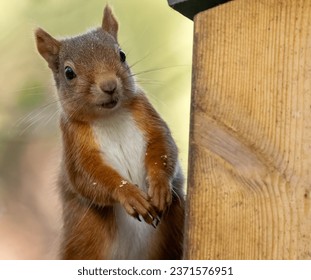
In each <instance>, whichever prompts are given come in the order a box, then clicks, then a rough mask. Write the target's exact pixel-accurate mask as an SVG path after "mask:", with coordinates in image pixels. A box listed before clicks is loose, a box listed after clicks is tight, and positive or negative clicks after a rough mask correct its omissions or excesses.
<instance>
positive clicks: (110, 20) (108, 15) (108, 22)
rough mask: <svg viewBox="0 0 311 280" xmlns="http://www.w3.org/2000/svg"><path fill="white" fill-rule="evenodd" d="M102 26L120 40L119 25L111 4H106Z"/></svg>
mask: <svg viewBox="0 0 311 280" xmlns="http://www.w3.org/2000/svg"><path fill="white" fill-rule="evenodd" d="M102 28H103V29H104V30H105V31H106V32H108V33H109V34H110V35H112V36H113V37H114V38H115V39H116V40H118V28H119V25H118V22H117V20H116V18H115V16H114V15H113V13H112V10H111V8H110V7H109V5H106V7H105V9H104V17H103V22H102Z"/></svg>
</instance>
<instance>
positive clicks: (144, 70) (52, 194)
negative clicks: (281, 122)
mask: <svg viewBox="0 0 311 280" xmlns="http://www.w3.org/2000/svg"><path fill="white" fill-rule="evenodd" d="M106 2H107V1H104V0H90V1H85V0H67V1H62V0H50V1H43V0H42V1H39V0H24V1H20V0H10V1H8V0H1V2H0V61H1V64H0V97H1V102H0V259H53V258H55V257H56V251H57V246H58V241H59V233H60V227H61V207H60V204H59V198H58V195H57V187H56V179H57V173H58V168H59V162H60V151H61V142H60V134H59V130H58V115H57V110H56V108H57V103H56V102H55V100H56V98H55V90H54V81H53V79H52V77H51V73H50V71H49V69H48V67H47V65H46V63H45V61H43V59H42V58H41V57H40V56H39V55H38V54H37V51H36V49H35V45H34V38H33V31H34V29H35V28H36V27H38V26H40V27H42V28H43V29H45V30H46V31H48V32H49V33H50V34H52V35H53V36H55V37H63V36H67V35H69V36H70V35H76V34H79V33H82V32H85V31H86V30H88V29H89V28H91V27H97V26H99V25H100V24H101V20H102V11H103V7H104V5H105V4H106ZM109 4H110V5H111V6H112V7H113V9H114V12H115V14H116V16H117V18H118V20H119V24H120V31H119V41H120V45H121V47H122V49H123V50H124V51H125V52H126V54H127V60H128V61H129V64H134V63H136V62H137V64H136V65H135V66H134V68H133V69H134V72H136V73H140V74H139V75H138V81H139V83H140V84H141V85H142V86H143V88H144V89H145V90H146V92H147V94H148V96H149V98H150V100H151V102H152V103H153V105H154V106H155V107H156V109H157V110H158V111H159V113H160V114H161V115H162V117H163V118H164V119H165V120H166V121H167V123H168V125H169V126H170V128H171V130H172V133H173V136H174V138H175V140H176V142H177V145H178V147H179V149H180V158H181V162H182V167H183V169H184V172H185V174H186V171H187V157H188V127H189V109H190V83H191V57H192V29H193V23H192V22H191V21H190V20H188V19H187V18H185V17H183V16H181V15H180V14H178V13H177V12H175V11H173V10H172V9H171V8H169V6H168V4H167V1H166V0H127V1H125V0H110V1H109Z"/></svg>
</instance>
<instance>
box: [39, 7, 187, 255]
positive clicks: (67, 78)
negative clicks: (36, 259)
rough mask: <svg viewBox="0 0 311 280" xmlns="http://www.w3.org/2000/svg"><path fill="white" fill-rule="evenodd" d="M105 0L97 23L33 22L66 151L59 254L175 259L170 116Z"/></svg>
mask: <svg viewBox="0 0 311 280" xmlns="http://www.w3.org/2000/svg"><path fill="white" fill-rule="evenodd" d="M117 34H118V22H117V20H116V18H115V16H114V15H113V13H112V10H111V8H110V7H109V6H108V5H107V6H106V7H105V9H104V15H103V20H102V26H101V27H100V28H97V29H95V30H91V31H89V32H87V33H85V34H82V35H79V36H76V37H70V38H65V39H61V40H57V39H55V38H53V37H52V36H51V35H49V34H48V33H47V32H46V31H44V30H43V29H41V28H38V29H37V30H36V31H35V39H36V45H37V49H38V52H39V53H40V54H41V56H42V57H43V58H44V59H45V60H46V61H47V63H48V66H49V68H50V69H51V70H52V72H53V76H54V79H55V82H56V88H57V94H58V98H59V103H60V110H61V112H60V128H61V132H62V144H63V156H62V164H61V172H60V176H59V180H58V184H59V187H60V193H61V198H62V204H63V233H62V242H61V248H60V258H61V259H93V260H94V259H181V258H182V249H183V228H184V192H183V186H184V178H183V174H182V170H181V168H180V164H179V161H178V150H177V147H176V144H175V142H174V140H173V138H172V135H171V132H170V130H169V128H168V126H167V124H166V123H165V122H164V121H163V119H162V118H161V117H160V116H159V114H158V113H157V112H156V110H155V109H154V108H153V106H152V105H151V104H150V102H149V101H148V99H147V97H146V95H145V93H144V92H143V90H142V89H141V88H140V87H139V86H138V84H137V83H136V82H135V79H134V75H133V74H132V72H131V69H130V67H129V65H128V64H127V61H126V55H125V53H124V52H123V51H122V50H121V48H120V46H119V44H118V40H117Z"/></svg>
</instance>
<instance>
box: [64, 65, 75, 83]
mask: <svg viewBox="0 0 311 280" xmlns="http://www.w3.org/2000/svg"><path fill="white" fill-rule="evenodd" d="M65 76H66V78H67V80H72V79H74V78H75V77H76V76H77V75H76V73H75V72H74V71H73V70H72V68H71V67H70V66H66V67H65Z"/></svg>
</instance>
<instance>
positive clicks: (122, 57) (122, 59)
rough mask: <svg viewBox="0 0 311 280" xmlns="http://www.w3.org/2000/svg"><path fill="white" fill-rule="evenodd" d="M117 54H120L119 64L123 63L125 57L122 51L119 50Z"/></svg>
mask: <svg viewBox="0 0 311 280" xmlns="http://www.w3.org/2000/svg"><path fill="white" fill-rule="evenodd" d="M119 53H120V60H121V62H125V60H126V55H125V53H124V51H122V50H120V51H119Z"/></svg>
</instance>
